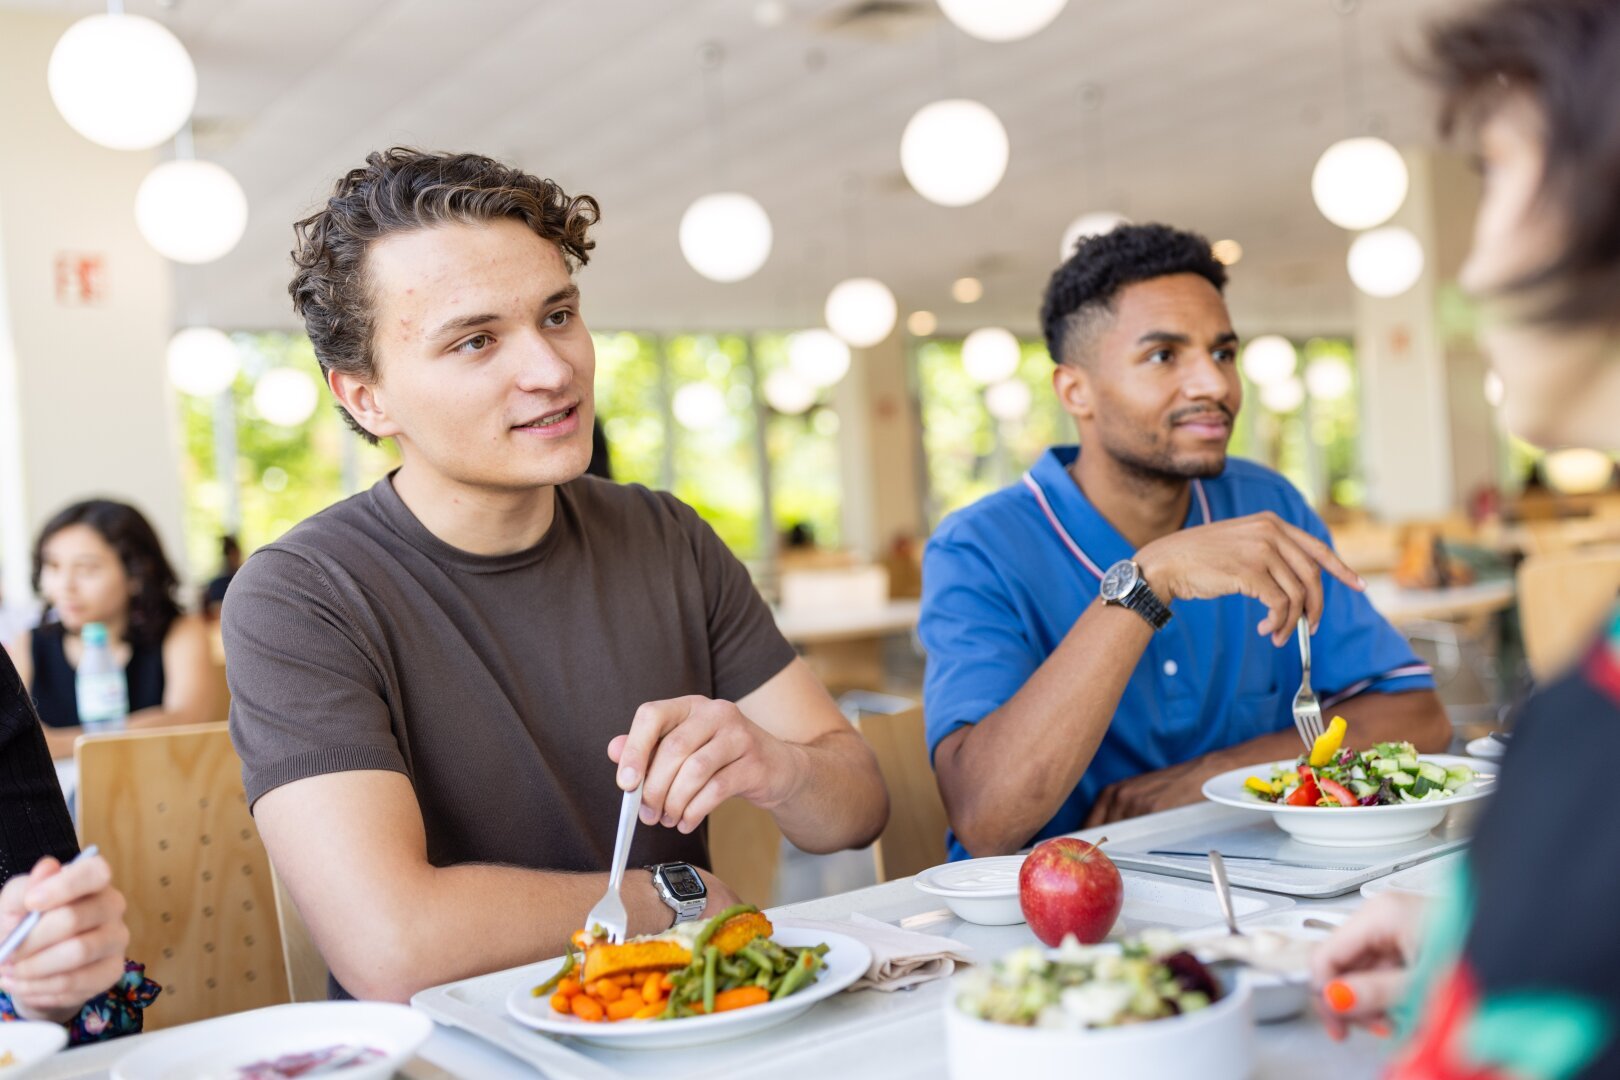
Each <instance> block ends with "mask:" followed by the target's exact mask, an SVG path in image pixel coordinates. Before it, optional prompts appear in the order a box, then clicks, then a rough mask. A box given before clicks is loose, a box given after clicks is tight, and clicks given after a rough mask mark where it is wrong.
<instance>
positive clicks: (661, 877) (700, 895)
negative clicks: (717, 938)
mask: <svg viewBox="0 0 1620 1080" xmlns="http://www.w3.org/2000/svg"><path fill="white" fill-rule="evenodd" d="M647 872H648V873H650V874H652V879H653V888H655V889H657V890H658V895H659V896H661V897H663V900H664V903H666V904H668V905H669V906H670V907H671V908H673V909H674V911H675V923H674V924H673V925H679V924H681V923H683V922H691V921H692V920H693V919H697V918H701V917H702V915H703V909H704V908H705V907H707V906H708V903H709V887H708V886H707V885H705V884H704V883H703V875H702V874H699V873H698V872H697V869H696V868H695V867H693V866H692V864H691V863H683V862H667V863H658V864H657V865H656V866H649V867H647Z"/></svg>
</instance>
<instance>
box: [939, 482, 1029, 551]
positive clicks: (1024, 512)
mask: <svg viewBox="0 0 1620 1080" xmlns="http://www.w3.org/2000/svg"><path fill="white" fill-rule="evenodd" d="M1039 513H1040V505H1039V504H1038V503H1037V502H1036V501H1035V498H1034V496H1033V495H1031V494H1030V492H1029V489H1028V488H1026V487H1025V486H1024V485H1023V483H1021V482H1020V483H1015V484H1009V485H1008V486H1007V487H1004V488H1002V489H1000V490H999V491H992V492H991V493H990V494H988V495H986V496H984V497H983V498H982V499H979V500H978V501H977V502H973V503H969V504H968V505H967V506H964V507H962V508H961V509H959V510H953V511H951V512H950V513H949V514H947V515H945V519H944V520H943V521H941V522H940V523H939V527H938V528H937V529H935V530H934V533H933V535H932V536H930V537H929V538H928V548H929V549H933V550H936V551H937V550H939V549H942V548H948V547H953V546H967V547H980V546H984V545H995V546H998V547H999V546H1003V545H1005V544H1007V543H1008V542H1010V541H1015V540H1016V538H1017V536H1018V535H1019V533H1021V532H1022V531H1023V530H1024V529H1025V528H1027V527H1029V526H1030V525H1032V524H1038V522H1037V517H1038V515H1039Z"/></svg>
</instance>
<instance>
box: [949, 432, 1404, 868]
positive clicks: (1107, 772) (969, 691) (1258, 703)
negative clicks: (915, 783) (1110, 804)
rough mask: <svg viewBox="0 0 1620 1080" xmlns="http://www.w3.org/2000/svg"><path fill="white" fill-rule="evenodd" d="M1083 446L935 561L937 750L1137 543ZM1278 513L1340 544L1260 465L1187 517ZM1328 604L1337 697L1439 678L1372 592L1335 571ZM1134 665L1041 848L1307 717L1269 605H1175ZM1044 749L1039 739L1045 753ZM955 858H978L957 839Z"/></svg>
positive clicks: (1202, 500)
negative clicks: (1124, 786)
mask: <svg viewBox="0 0 1620 1080" xmlns="http://www.w3.org/2000/svg"><path fill="white" fill-rule="evenodd" d="M1078 453H1079V448H1078V447H1073V446H1067V447H1053V448H1052V449H1050V450H1048V451H1047V452H1046V453H1045V454H1044V455H1042V457H1041V459H1040V461H1038V462H1037V463H1036V464H1035V467H1034V468H1032V469H1031V470H1030V471H1029V472H1028V473H1026V474H1025V476H1024V478H1023V480H1022V481H1021V482H1019V483H1017V484H1014V485H1012V486H1011V487H1008V488H1004V489H1002V490H1001V491H998V492H996V493H995V494H993V495H989V496H986V497H985V498H983V499H981V500H980V501H979V502H977V503H975V504H973V505H972V506H969V507H967V508H965V509H963V510H959V511H957V512H956V513H954V514H952V515H950V517H948V518H946V519H945V521H944V522H943V523H942V524H941V525H940V527H939V528H938V529H937V530H936V531H935V533H934V535H933V537H932V538H931V539H930V540H929V542H928V547H927V549H926V550H925V552H924V554H923V595H922V616H921V622H920V624H919V627H918V633H919V635H920V636H921V638H922V643H923V645H924V647H925V648H926V649H927V651H928V669H927V675H926V677H925V680H924V687H923V698H924V701H923V705H924V710H925V713H926V716H927V726H928V752H929V755H930V756H932V755H933V753H934V750H935V748H936V747H938V746H939V743H940V740H941V739H943V738H945V736H947V735H949V734H950V733H951V732H953V731H955V730H956V729H957V728H959V727H961V726H962V725H964V724H976V723H978V722H979V721H980V720H981V719H983V718H984V717H985V716H987V715H989V714H990V713H991V712H993V711H995V710H996V709H997V708H999V707H1000V706H1001V705H1002V704H1003V703H1004V702H1006V701H1007V700H1008V699H1009V698H1011V697H1012V696H1013V694H1015V693H1017V691H1018V690H1019V688H1020V687H1022V686H1023V685H1024V682H1025V680H1027V679H1028V678H1029V677H1030V676H1031V675H1033V674H1034V673H1035V669H1036V668H1038V667H1039V666H1040V665H1041V664H1042V663H1043V662H1044V661H1045V660H1046V658H1047V657H1048V656H1050V655H1051V654H1052V652H1053V651H1054V650H1055V649H1056V648H1057V646H1058V643H1059V642H1061V641H1062V640H1063V638H1064V636H1065V635H1066V634H1068V632H1069V630H1070V628H1071V627H1073V625H1074V623H1075V621H1076V620H1077V619H1079V618H1080V616H1081V614H1082V613H1083V612H1084V611H1085V609H1086V607H1087V606H1088V605H1090V604H1091V603H1093V602H1094V601H1095V600H1096V599H1097V592H1098V589H1099V588H1100V586H1101V584H1102V575H1103V572H1104V571H1106V570H1107V569H1108V567H1110V566H1112V565H1113V564H1114V563H1116V562H1118V561H1119V560H1121V559H1128V558H1130V557H1131V556H1132V555H1133V554H1134V553H1135V549H1134V548H1133V547H1132V546H1131V544H1130V542H1129V541H1127V540H1126V539H1125V538H1124V537H1123V536H1121V535H1120V534H1119V532H1118V531H1117V530H1115V528H1114V527H1113V526H1112V525H1110V524H1109V523H1108V521H1107V520H1106V519H1105V518H1104V517H1103V516H1102V514H1100V513H1099V512H1098V511H1097V510H1096V508H1094V507H1093V506H1092V505H1091V503H1090V502H1089V501H1088V500H1087V499H1086V497H1085V495H1083V494H1082V493H1081V491H1080V487H1079V485H1077V484H1076V483H1075V482H1074V480H1073V478H1072V477H1071V476H1070V475H1069V473H1068V471H1067V470H1068V467H1069V466H1070V465H1072V464H1073V463H1074V460H1075V457H1076V455H1077V454H1078ZM1265 510H1270V511H1272V512H1273V513H1275V514H1276V515H1277V516H1278V517H1280V518H1282V519H1283V520H1284V521H1287V522H1289V523H1290V524H1292V525H1296V526H1298V527H1299V528H1302V529H1304V530H1306V531H1307V532H1309V533H1311V534H1312V535H1313V536H1316V537H1318V538H1319V539H1321V540H1324V541H1327V540H1328V539H1329V538H1328V531H1327V527H1326V526H1325V525H1323V524H1322V520H1321V518H1319V517H1317V516H1316V514H1315V512H1314V511H1312V510H1311V508H1310V506H1309V505H1307V504H1306V502H1305V500H1304V499H1303V498H1302V497H1301V496H1300V493H1299V491H1298V490H1297V489H1296V488H1295V487H1294V486H1293V485H1292V484H1291V483H1289V482H1288V481H1287V480H1285V479H1284V478H1283V477H1282V476H1280V475H1278V474H1277V473H1274V472H1272V471H1271V470H1270V469H1267V468H1264V467H1263V466H1260V465H1256V464H1254V463H1253V462H1250V461H1243V460H1240V459H1237V458H1230V459H1228V460H1227V463H1226V469H1225V471H1224V472H1222V473H1221V475H1220V476H1219V477H1216V478H1215V479H1212V480H1202V481H1198V480H1195V481H1193V492H1192V499H1191V500H1190V504H1189V507H1188V511H1187V521H1186V523H1185V526H1195V525H1203V524H1206V523H1208V522H1213V521H1223V520H1225V519H1227V518H1235V517H1244V516H1246V515H1249V514H1257V513H1260V512H1262V511H1265ZM1323 594H1324V595H1323V600H1324V605H1325V606H1324V610H1323V615H1322V620H1321V623H1320V626H1319V628H1318V630H1317V633H1316V635H1315V636H1314V637H1312V639H1311V660H1312V670H1311V676H1312V683H1313V685H1314V687H1315V689H1316V691H1317V694H1318V695H1319V696H1320V697H1321V698H1322V701H1323V704H1324V706H1331V705H1334V704H1337V703H1338V702H1340V701H1343V700H1345V699H1346V698H1348V697H1351V696H1353V695H1355V694H1359V693H1363V692H1368V691H1371V692H1378V693H1399V692H1401V691H1406V690H1418V689H1424V688H1429V687H1432V686H1433V685H1434V680H1433V679H1432V678H1431V676H1430V671H1429V668H1428V667H1427V666H1426V665H1424V664H1423V663H1421V662H1420V661H1419V660H1418V658H1417V656H1416V655H1415V654H1414V653H1413V652H1412V649H1411V646H1409V645H1408V644H1407V643H1406V640H1405V639H1404V638H1402V637H1401V635H1400V634H1399V633H1397V632H1396V631H1395V629H1394V627H1392V626H1390V625H1389V623H1388V622H1386V621H1385V620H1384V618H1383V616H1381V615H1379V614H1378V613H1377V612H1376V611H1374V610H1373V607H1372V605H1371V604H1370V603H1369V602H1368V601H1367V598H1366V597H1365V596H1363V595H1362V594H1360V593H1358V592H1356V591H1355V590H1353V589H1349V588H1346V587H1345V586H1343V585H1341V584H1340V583H1339V582H1338V580H1337V579H1335V578H1333V577H1331V576H1329V575H1326V574H1324V575H1323ZM1171 610H1172V612H1173V613H1174V616H1175V617H1174V618H1172V619H1171V620H1170V622H1169V624H1168V625H1167V626H1165V628H1164V629H1163V630H1161V631H1159V633H1157V634H1155V635H1154V636H1153V640H1152V641H1151V642H1150V643H1149V644H1148V647H1147V651H1146V652H1145V653H1143V654H1142V659H1141V660H1140V661H1139V662H1138V663H1137V665H1136V670H1135V671H1133V672H1132V673H1131V678H1130V682H1129V683H1128V684H1127V685H1126V687H1125V693H1124V696H1123V697H1122V698H1121V699H1120V703H1119V708H1118V710H1117V711H1116V712H1115V713H1114V719H1113V722H1112V723H1111V724H1110V725H1109V728H1108V733H1107V734H1106V735H1105V736H1104V737H1103V740H1102V743H1101V744H1100V745H1099V746H1098V748H1097V753H1096V756H1095V757H1093V758H1092V761H1091V765H1090V766H1089V767H1088V768H1087V769H1086V772H1085V775H1083V776H1082V777H1081V779H1080V783H1079V785H1078V786H1077V787H1076V788H1075V789H1074V791H1073V792H1072V793H1071V794H1070V795H1069V798H1068V800H1067V801H1065V802H1064V804H1063V806H1062V807H1061V808H1060V809H1059V810H1058V812H1057V815H1056V816H1055V817H1053V818H1052V820H1051V821H1049V822H1047V823H1046V825H1045V826H1044V827H1043V828H1042V829H1041V830H1040V832H1039V833H1037V834H1036V835H1035V836H1034V837H1033V838H1031V842H1034V841H1035V840H1042V839H1045V838H1046V837H1049V836H1057V835H1061V834H1063V833H1068V832H1073V831H1074V830H1076V829H1078V828H1080V826H1081V823H1082V822H1083V821H1084V820H1085V817H1086V814H1087V812H1088V811H1090V809H1091V805H1092V803H1093V802H1095V801H1096V799H1097V796H1098V795H1099V794H1100V793H1101V792H1102V790H1103V789H1104V788H1105V787H1107V786H1108V785H1109V784H1112V783H1114V782H1116V781H1118V780H1124V779H1126V778H1128V777H1132V776H1138V775H1140V774H1142V773H1146V772H1152V771H1154V770H1156V769H1163V768H1166V767H1168V766H1171V765H1177V764H1180V763H1181V762H1184V761H1190V760H1192V759H1193V758H1196V757H1199V756H1200V755H1203V754H1207V753H1209V752H1211V751H1213V750H1219V749H1222V748H1224V747H1228V746H1233V745H1236V744H1237V743H1241V742H1246V741H1247V740H1249V739H1253V738H1255V737H1257V736H1260V735H1265V734H1268V733H1270V732H1274V731H1282V730H1285V729H1287V728H1290V727H1292V725H1293V722H1294V721H1293V701H1294V692H1295V691H1296V690H1298V689H1299V681H1300V669H1301V665H1300V658H1299V649H1298V647H1297V646H1296V645H1295V643H1294V640H1293V639H1292V638H1290V639H1289V641H1288V644H1286V645H1284V646H1283V647H1282V648H1277V647H1276V646H1274V645H1272V643H1271V639H1270V638H1263V637H1261V636H1260V635H1259V634H1258V633H1256V631H1255V627H1257V626H1258V625H1259V624H1260V621H1261V620H1262V619H1263V618H1265V615H1266V609H1265V606H1264V605H1262V604H1261V603H1260V602H1259V601H1258V600H1252V599H1250V598H1248V597H1245V596H1227V597H1222V598H1220V599H1217V600H1176V601H1173V602H1172V603H1171ZM1041 749H1042V748H1041V747H1039V746H1032V747H1030V752H1031V753H1039V752H1041ZM950 850H951V858H953V859H961V858H965V857H966V856H967V852H966V850H965V849H964V848H963V847H962V846H961V845H960V844H958V843H957V842H956V838H955V837H954V836H953V837H951V838H950Z"/></svg>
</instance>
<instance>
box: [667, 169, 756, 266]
mask: <svg viewBox="0 0 1620 1080" xmlns="http://www.w3.org/2000/svg"><path fill="white" fill-rule="evenodd" d="M680 240H681V254H682V255H684V256H685V257H686V261H687V263H688V264H689V265H690V266H691V267H692V269H694V270H696V271H697V272H698V273H700V274H702V275H703V276H704V277H706V278H708V279H709V280H710V281H719V282H723V283H727V284H729V283H731V282H734V281H742V280H744V279H745V278H750V277H752V276H753V275H754V274H755V272H757V271H758V270H759V268H760V267H762V266H764V265H765V260H766V259H768V258H769V257H770V254H771V219H770V215H769V214H767V213H765V208H764V207H763V206H761V205H759V202H758V200H756V199H754V198H753V197H752V196H750V195H744V194H741V193H740V192H736V191H722V192H717V193H715V194H712V195H704V196H702V197H701V198H699V199H697V200H695V201H694V202H693V203H692V205H691V206H688V207H687V208H686V213H684V214H682V215H681V231H680Z"/></svg>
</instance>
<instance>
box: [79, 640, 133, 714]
mask: <svg viewBox="0 0 1620 1080" xmlns="http://www.w3.org/2000/svg"><path fill="white" fill-rule="evenodd" d="M79 640H80V641H82V642H83V643H84V653H83V655H81V656H80V657H79V670H78V671H77V672H75V673H74V679H73V683H74V686H73V689H74V692H75V696H76V697H77V698H78V702H79V724H80V726H81V727H83V728H84V733H85V734H86V735H95V734H99V733H101V732H105V731H118V730H120V729H121V728H123V726H124V718H125V717H126V716H128V715H129V680H128V679H127V678H126V677H125V675H124V669H123V668H122V667H120V666H119V664H118V659H117V658H116V657H114V656H113V651H112V646H111V645H109V644H107V628H106V627H105V626H103V625H102V624H101V623H85V625H84V629H83V630H82V631H80V633H79Z"/></svg>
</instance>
